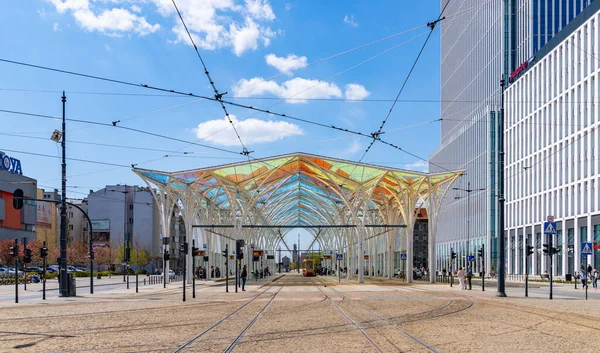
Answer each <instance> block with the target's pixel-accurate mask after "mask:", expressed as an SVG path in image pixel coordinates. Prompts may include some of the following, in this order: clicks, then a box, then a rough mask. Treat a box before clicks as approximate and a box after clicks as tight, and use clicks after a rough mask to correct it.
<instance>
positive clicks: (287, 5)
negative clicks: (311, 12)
mask: <svg viewBox="0 0 600 353" xmlns="http://www.w3.org/2000/svg"><path fill="white" fill-rule="evenodd" d="M292 7H293V6H292V4H290V3H287V4H285V10H286V11H290V10H291V9H292Z"/></svg>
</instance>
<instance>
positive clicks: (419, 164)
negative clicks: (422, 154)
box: [404, 161, 429, 173]
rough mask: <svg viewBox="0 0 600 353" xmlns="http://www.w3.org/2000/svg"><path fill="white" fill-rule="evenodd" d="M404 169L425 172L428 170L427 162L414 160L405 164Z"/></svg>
mask: <svg viewBox="0 0 600 353" xmlns="http://www.w3.org/2000/svg"><path fill="white" fill-rule="evenodd" d="M404 169H408V170H414V171H417V172H426V173H427V172H429V163H428V162H425V161H416V162H414V163H410V164H405V165H404Z"/></svg>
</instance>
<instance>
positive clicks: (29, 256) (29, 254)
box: [23, 248, 31, 264]
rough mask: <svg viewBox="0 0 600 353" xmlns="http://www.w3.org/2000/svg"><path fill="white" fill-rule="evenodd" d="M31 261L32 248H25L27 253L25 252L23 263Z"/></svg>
mask: <svg viewBox="0 0 600 353" xmlns="http://www.w3.org/2000/svg"><path fill="white" fill-rule="evenodd" d="M30 262H31V249H27V248H25V254H23V263H26V264H28V263H30Z"/></svg>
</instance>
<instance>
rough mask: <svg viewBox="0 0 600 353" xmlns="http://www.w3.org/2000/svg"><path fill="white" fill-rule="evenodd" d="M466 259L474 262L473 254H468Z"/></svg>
mask: <svg viewBox="0 0 600 353" xmlns="http://www.w3.org/2000/svg"><path fill="white" fill-rule="evenodd" d="M467 261H468V262H474V261H475V255H469V256H467Z"/></svg>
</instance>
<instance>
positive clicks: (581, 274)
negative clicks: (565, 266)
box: [579, 265, 587, 289]
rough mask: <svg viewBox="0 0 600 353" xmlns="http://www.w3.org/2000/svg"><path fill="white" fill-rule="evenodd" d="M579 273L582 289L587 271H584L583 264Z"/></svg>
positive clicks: (585, 284)
mask: <svg viewBox="0 0 600 353" xmlns="http://www.w3.org/2000/svg"><path fill="white" fill-rule="evenodd" d="M579 273H580V275H579V278H580V279H581V285H582V286H583V287H582V289H583V288H585V286H587V273H586V272H585V268H584V267H583V265H581V268H580V271H579Z"/></svg>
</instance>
